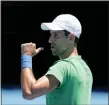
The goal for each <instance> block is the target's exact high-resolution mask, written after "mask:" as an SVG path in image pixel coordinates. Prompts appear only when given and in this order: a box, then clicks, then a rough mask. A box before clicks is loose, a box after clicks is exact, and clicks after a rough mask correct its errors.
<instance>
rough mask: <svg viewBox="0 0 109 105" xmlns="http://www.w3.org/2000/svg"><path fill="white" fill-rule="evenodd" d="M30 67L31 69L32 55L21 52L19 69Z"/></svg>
mask: <svg viewBox="0 0 109 105" xmlns="http://www.w3.org/2000/svg"><path fill="white" fill-rule="evenodd" d="M23 68H31V69H32V56H31V55H28V54H23V55H22V56H21V69H23Z"/></svg>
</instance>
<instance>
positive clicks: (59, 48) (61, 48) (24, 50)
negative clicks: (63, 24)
mask: <svg viewBox="0 0 109 105" xmlns="http://www.w3.org/2000/svg"><path fill="white" fill-rule="evenodd" d="M50 34H51V36H50V38H49V41H48V42H49V43H50V44H51V51H52V54H53V55H54V56H59V58H60V59H65V58H67V57H70V56H72V55H73V56H75V55H78V52H77V48H76V47H75V46H74V38H75V37H74V38H73V39H72V37H71V35H68V36H67V37H66V36H65V33H64V31H50ZM42 50H43V49H42V48H37V49H36V44H35V43H31V42H30V43H24V44H22V45H21V54H22V55H24V54H28V55H30V56H32V57H34V56H35V55H37V54H38V53H39V52H40V51H42ZM59 84H60V83H59V81H58V80H57V79H56V78H55V77H54V76H53V75H47V76H42V77H40V78H39V79H38V80H36V79H35V77H34V74H33V71H32V70H31V69H30V68H23V70H21V89H22V96H23V98H24V99H27V100H32V99H34V98H37V97H39V96H42V95H45V94H47V93H49V92H52V91H53V90H55V89H56V88H57V87H58V86H59Z"/></svg>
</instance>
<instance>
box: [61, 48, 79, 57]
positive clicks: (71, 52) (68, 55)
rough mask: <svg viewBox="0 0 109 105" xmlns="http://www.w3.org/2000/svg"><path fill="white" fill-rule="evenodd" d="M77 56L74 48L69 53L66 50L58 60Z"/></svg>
mask: <svg viewBox="0 0 109 105" xmlns="http://www.w3.org/2000/svg"><path fill="white" fill-rule="evenodd" d="M77 55H78V51H77V48H76V47H74V48H73V50H72V49H71V50H70V51H68V50H66V51H65V52H64V53H63V54H62V55H59V58H60V59H65V58H68V57H70V56H77Z"/></svg>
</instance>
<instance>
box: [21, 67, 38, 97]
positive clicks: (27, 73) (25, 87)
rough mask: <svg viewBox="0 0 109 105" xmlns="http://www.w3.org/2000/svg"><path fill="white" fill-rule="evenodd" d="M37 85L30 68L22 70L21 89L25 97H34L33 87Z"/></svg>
mask: <svg viewBox="0 0 109 105" xmlns="http://www.w3.org/2000/svg"><path fill="white" fill-rule="evenodd" d="M35 83H36V79H35V77H34V75H33V72H32V70H31V69H30V68H24V69H22V70H21V87H22V91H23V96H24V97H25V96H28V95H32V93H31V90H32V86H33V85H34V84H35Z"/></svg>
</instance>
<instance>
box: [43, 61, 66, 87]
mask: <svg viewBox="0 0 109 105" xmlns="http://www.w3.org/2000/svg"><path fill="white" fill-rule="evenodd" d="M48 74H52V75H53V76H55V77H56V78H57V79H58V80H59V82H60V86H59V87H58V88H60V87H62V86H63V85H64V84H65V82H66V80H67V68H66V62H65V61H59V62H57V63H55V64H54V65H53V66H51V67H50V68H49V69H48V71H47V73H46V74H45V75H48Z"/></svg>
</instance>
